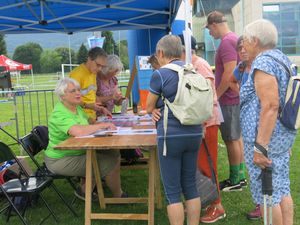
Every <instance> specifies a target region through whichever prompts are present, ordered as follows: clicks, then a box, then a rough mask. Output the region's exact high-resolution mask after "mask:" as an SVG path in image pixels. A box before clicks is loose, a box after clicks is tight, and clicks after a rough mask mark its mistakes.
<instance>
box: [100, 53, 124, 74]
mask: <svg viewBox="0 0 300 225" xmlns="http://www.w3.org/2000/svg"><path fill="white" fill-rule="evenodd" d="M122 69H123V64H122V62H121V60H120V58H119V57H118V56H117V55H108V56H107V62H106V66H105V67H103V69H102V73H103V74H104V75H105V74H107V73H108V72H109V71H114V70H117V71H118V72H120V71H122Z"/></svg>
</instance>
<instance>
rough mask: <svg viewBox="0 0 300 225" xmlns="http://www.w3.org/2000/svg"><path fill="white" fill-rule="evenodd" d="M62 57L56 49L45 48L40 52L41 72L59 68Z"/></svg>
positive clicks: (50, 71)
mask: <svg viewBox="0 0 300 225" xmlns="http://www.w3.org/2000/svg"><path fill="white" fill-rule="evenodd" d="M61 61H62V57H61V56H60V55H59V53H58V52H57V51H55V50H54V51H52V50H45V51H43V53H42V54H41V59H40V62H41V72H42V73H53V72H57V71H60V70H61Z"/></svg>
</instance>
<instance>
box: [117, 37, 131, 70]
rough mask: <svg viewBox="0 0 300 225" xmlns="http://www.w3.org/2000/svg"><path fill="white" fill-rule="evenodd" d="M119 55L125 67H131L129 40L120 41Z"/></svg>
mask: <svg viewBox="0 0 300 225" xmlns="http://www.w3.org/2000/svg"><path fill="white" fill-rule="evenodd" d="M119 56H120V59H121V61H122V63H123V67H124V69H125V70H127V69H129V61H128V46H127V40H122V41H121V42H120V55H119Z"/></svg>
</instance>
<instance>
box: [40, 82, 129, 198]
mask: <svg viewBox="0 0 300 225" xmlns="http://www.w3.org/2000/svg"><path fill="white" fill-rule="evenodd" d="M55 92H56V94H57V95H58V97H59V99H60V101H59V102H58V103H57V104H56V105H55V107H54V109H53V112H52V113H51V115H50V118H49V122H48V129H49V145H48V147H47V149H46V151H45V163H46V165H47V167H48V169H49V170H50V171H51V172H53V173H55V174H61V175H64V176H78V177H82V178H83V179H82V182H81V183H82V184H81V188H78V190H77V191H75V193H74V194H75V195H76V196H77V197H79V198H81V199H83V200H84V193H85V179H84V177H85V164H86V157H85V153H86V151H85V150H82V151H80V150H74V151H72V150H68V151H64V150H56V149H54V146H56V145H58V144H59V143H61V142H62V141H64V140H66V139H68V138H69V137H71V136H84V135H89V134H91V133H93V132H95V131H97V130H99V129H103V128H104V129H116V127H115V126H114V125H113V124H111V123H94V124H90V122H91V121H92V120H90V119H89V118H88V116H87V114H86V113H85V112H84V111H83V109H82V107H81V106H80V102H81V98H80V97H81V95H80V86H79V84H78V82H77V81H76V80H74V79H71V78H63V79H61V80H60V81H58V84H57V86H56V89H55ZM97 159H98V161H99V165H100V168H99V169H100V173H101V175H102V178H103V179H104V180H105V182H106V184H107V186H108V187H109V189H110V190H111V192H112V194H113V196H114V197H125V196H124V195H126V194H125V193H123V191H122V189H121V178H120V154H119V152H118V151H97Z"/></svg>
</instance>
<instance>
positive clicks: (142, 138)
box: [55, 134, 156, 150]
mask: <svg viewBox="0 0 300 225" xmlns="http://www.w3.org/2000/svg"><path fill="white" fill-rule="evenodd" d="M155 146H156V134H145V135H113V136H105V137H92V138H75V137H71V138H69V139H67V140H65V141H63V142H61V143H60V144H59V145H57V146H55V149H61V150H68V149H69V150H71V149H72V150H76V149H78V150H79V149H81V150H82V149H85V150H93V149H103V150H105V149H107V150H109V149H130V148H138V147H140V148H145V149H147V148H153V147H155Z"/></svg>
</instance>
